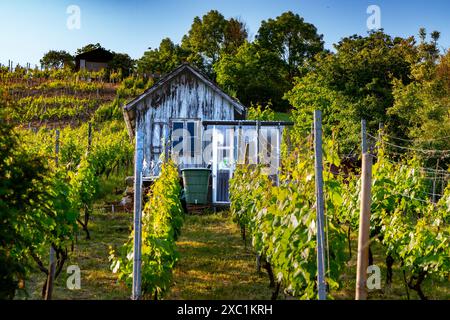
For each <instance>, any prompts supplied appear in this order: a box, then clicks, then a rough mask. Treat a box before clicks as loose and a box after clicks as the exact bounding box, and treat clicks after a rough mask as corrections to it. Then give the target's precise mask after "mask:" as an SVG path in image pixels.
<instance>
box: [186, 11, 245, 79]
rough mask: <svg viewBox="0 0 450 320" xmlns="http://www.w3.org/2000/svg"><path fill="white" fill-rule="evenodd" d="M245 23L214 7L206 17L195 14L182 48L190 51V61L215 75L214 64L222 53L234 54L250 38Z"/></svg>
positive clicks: (212, 75)
mask: <svg viewBox="0 0 450 320" xmlns="http://www.w3.org/2000/svg"><path fill="white" fill-rule="evenodd" d="M247 36H248V33H247V30H246V27H245V24H244V23H243V22H241V21H239V20H238V19H234V18H231V19H230V20H226V19H225V17H224V16H223V15H222V14H221V13H220V12H218V11H217V10H211V11H209V12H208V13H207V14H205V15H204V16H203V17H202V18H200V17H195V18H194V22H193V23H192V25H191V29H190V30H189V32H188V34H187V35H185V36H184V37H183V39H182V42H181V47H182V48H183V49H185V50H186V51H188V52H189V56H188V58H187V59H188V61H189V62H191V63H194V64H196V65H197V66H198V67H199V68H201V69H203V70H204V71H205V72H207V73H208V74H209V75H210V76H211V77H214V71H213V65H214V64H215V63H216V62H217V61H218V60H219V58H220V55H221V53H222V52H226V53H229V54H232V53H234V52H235V51H236V50H237V48H238V47H239V46H240V45H241V44H242V43H244V41H245V40H246V39H247Z"/></svg>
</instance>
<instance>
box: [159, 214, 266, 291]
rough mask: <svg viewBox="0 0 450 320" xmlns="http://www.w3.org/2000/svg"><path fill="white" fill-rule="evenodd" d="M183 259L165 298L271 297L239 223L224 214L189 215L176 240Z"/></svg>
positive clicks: (264, 278) (263, 275)
mask: <svg viewBox="0 0 450 320" xmlns="http://www.w3.org/2000/svg"><path fill="white" fill-rule="evenodd" d="M177 247H178V249H179V252H180V261H179V262H178V264H177V267H176V268H175V271H174V278H173V280H174V283H173V286H172V288H171V290H170V292H169V294H168V295H167V296H166V299H189V300H196V299H207V300H219V299H270V296H271V289H270V288H269V281H268V278H267V276H266V275H265V274H258V273H257V272H256V264H255V255H254V254H253V253H252V252H251V250H250V248H248V247H247V248H245V246H244V243H243V241H242V238H241V236H240V231H239V229H238V227H237V226H236V225H235V224H234V223H233V222H231V221H230V220H229V218H228V217H226V216H222V214H212V215H205V216H186V219H185V222H184V226H183V231H182V235H181V237H180V239H179V241H178V242H177Z"/></svg>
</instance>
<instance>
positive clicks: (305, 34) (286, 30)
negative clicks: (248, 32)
mask: <svg viewBox="0 0 450 320" xmlns="http://www.w3.org/2000/svg"><path fill="white" fill-rule="evenodd" d="M256 39H257V40H258V42H259V44H260V45H261V47H262V48H264V49H266V50H269V51H273V52H275V53H276V54H277V55H278V56H279V58H280V59H282V60H283V61H284V63H285V65H286V69H287V73H288V76H289V80H290V81H292V80H293V78H294V77H295V76H298V75H299V72H298V68H299V67H301V66H302V65H303V64H304V63H305V62H306V61H307V60H308V59H311V58H313V57H314V56H315V55H316V54H317V53H319V52H321V51H323V44H324V42H323V40H322V39H323V36H322V35H319V34H318V33H317V29H316V27H315V26H314V25H313V24H310V23H307V22H305V21H304V19H303V18H302V17H300V16H299V15H298V14H294V13H292V12H291V11H288V12H285V13H283V14H282V15H281V16H279V17H277V18H276V19H268V20H267V21H262V23H261V27H260V28H259V30H258V34H257V35H256Z"/></svg>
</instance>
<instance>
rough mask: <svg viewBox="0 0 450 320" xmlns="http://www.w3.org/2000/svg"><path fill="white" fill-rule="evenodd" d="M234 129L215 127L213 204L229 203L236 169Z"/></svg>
mask: <svg viewBox="0 0 450 320" xmlns="http://www.w3.org/2000/svg"><path fill="white" fill-rule="evenodd" d="M234 139H235V135H234V128H233V127H225V126H214V127H213V139H212V140H213V141H212V143H213V150H212V151H213V152H212V153H213V154H212V156H213V161H212V174H213V181H212V182H213V190H212V191H213V194H212V195H213V202H214V203H229V202H230V199H229V186H230V179H231V177H232V175H233V171H234V167H235V157H234V143H235V141H234Z"/></svg>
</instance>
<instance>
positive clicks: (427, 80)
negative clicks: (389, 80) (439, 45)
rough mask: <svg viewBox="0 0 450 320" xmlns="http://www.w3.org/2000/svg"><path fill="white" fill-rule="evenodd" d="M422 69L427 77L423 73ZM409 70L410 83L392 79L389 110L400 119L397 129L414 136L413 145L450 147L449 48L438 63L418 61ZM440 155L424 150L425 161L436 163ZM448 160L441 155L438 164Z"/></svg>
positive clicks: (438, 148) (433, 165)
mask: <svg viewBox="0 0 450 320" xmlns="http://www.w3.org/2000/svg"><path fill="white" fill-rule="evenodd" d="M424 65H426V67H424ZM418 70H419V71H418ZM424 70H426V72H427V76H426V77H423V73H424ZM412 73H413V77H414V78H413V80H414V81H413V82H411V83H409V84H403V83H402V82H401V81H394V91H393V96H394V103H393V106H392V107H390V108H389V109H388V114H389V115H390V116H395V117H398V118H400V119H401V120H402V125H401V127H400V128H399V129H400V130H402V131H403V132H404V133H405V136H406V137H407V138H408V139H411V140H413V142H412V144H413V147H415V148H419V149H433V150H450V139H449V138H448V137H450V100H449V98H448V97H449V96H450V52H447V54H446V55H444V56H441V57H440V59H439V61H438V63H437V64H431V65H430V64H429V63H428V62H427V61H421V62H420V63H419V64H417V65H415V66H414V67H413V72H412ZM396 143H397V144H403V143H404V142H403V141H396ZM410 147H411V145H410ZM420 155H423V154H420ZM442 155H443V154H441V153H437V154H426V155H425V157H426V159H424V160H426V161H427V162H426V165H428V166H432V167H435V166H436V162H437V159H438V158H439V157H441V156H442ZM449 160H450V159H448V157H443V158H442V159H441V160H440V166H442V167H445V165H446V164H447V165H448V164H449V163H450V161H449Z"/></svg>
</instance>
